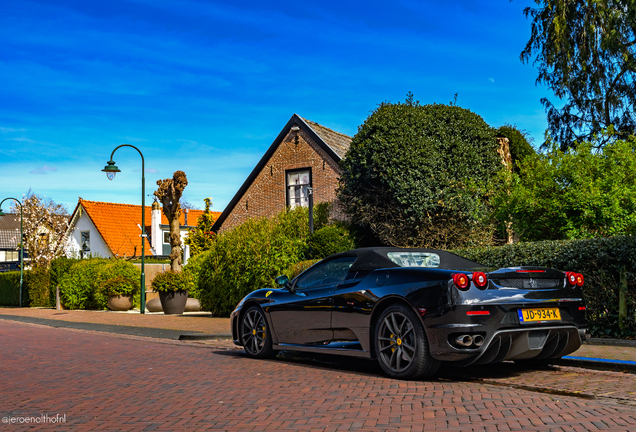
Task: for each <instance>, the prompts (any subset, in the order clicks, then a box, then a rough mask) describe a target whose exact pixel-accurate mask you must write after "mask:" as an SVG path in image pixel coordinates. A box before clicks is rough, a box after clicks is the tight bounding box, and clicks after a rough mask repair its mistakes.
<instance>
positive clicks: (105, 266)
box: [59, 258, 140, 309]
mask: <svg viewBox="0 0 636 432" xmlns="http://www.w3.org/2000/svg"><path fill="white" fill-rule="evenodd" d="M118 276H123V277H125V278H127V279H131V280H139V278H140V270H139V269H138V268H137V267H135V266H134V265H133V264H131V263H130V262H128V261H124V260H122V259H105V258H90V259H84V260H81V261H78V262H76V263H74V264H72V265H71V267H70V268H69V270H68V271H67V272H66V273H65V274H64V275H63V276H62V278H61V280H60V281H59V283H60V299H61V301H62V303H63V304H64V306H65V307H67V308H69V309H106V308H107V307H108V296H106V295H104V294H103V293H102V292H100V290H99V286H100V285H101V284H102V282H104V281H105V280H107V279H114V278H116V277H118ZM133 302H134V304H135V305H139V295H138V294H137V295H136V296H135V297H134V298H133Z"/></svg>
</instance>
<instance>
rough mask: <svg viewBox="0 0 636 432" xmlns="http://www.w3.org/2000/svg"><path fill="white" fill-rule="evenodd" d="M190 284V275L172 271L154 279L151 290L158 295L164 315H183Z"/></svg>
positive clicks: (160, 274)
mask: <svg viewBox="0 0 636 432" xmlns="http://www.w3.org/2000/svg"><path fill="white" fill-rule="evenodd" d="M192 283H193V281H192V276H191V275H190V274H188V273H183V272H179V273H177V272H174V271H172V270H170V271H167V272H165V273H159V274H158V275H157V276H156V277H155V278H154V280H153V281H152V289H153V290H154V291H157V292H158V293H159V300H160V301H161V307H162V308H163V313H164V314H166V315H181V314H182V313H183V311H184V309H185V305H186V302H187V300H188V290H189V289H190V288H191V287H192Z"/></svg>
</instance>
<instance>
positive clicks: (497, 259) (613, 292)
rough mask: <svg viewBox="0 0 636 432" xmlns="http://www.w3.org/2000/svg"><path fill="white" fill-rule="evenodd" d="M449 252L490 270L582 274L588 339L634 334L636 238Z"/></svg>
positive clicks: (521, 244) (635, 327)
mask: <svg viewBox="0 0 636 432" xmlns="http://www.w3.org/2000/svg"><path fill="white" fill-rule="evenodd" d="M453 252H455V253H457V254H459V255H461V256H464V257H466V258H468V259H471V260H473V261H477V262H479V263H482V264H484V265H486V266H489V267H510V266H543V267H551V268H556V269H560V270H564V271H575V272H578V273H581V274H583V276H584V277H585V285H584V286H583V295H584V297H585V302H586V306H587V319H588V321H589V323H590V325H589V328H590V331H591V332H592V335H593V336H596V337H625V338H633V337H635V336H636V237H631V236H630V237H610V238H600V239H590V240H559V241H542V242H533V243H518V244H514V245H506V246H500V247H488V248H478V249H457V250H454V251H453ZM621 273H625V274H626V276H627V294H626V296H627V308H628V316H627V320H626V322H625V326H624V328H623V329H621V328H620V326H619V321H618V290H619V284H620V275H621Z"/></svg>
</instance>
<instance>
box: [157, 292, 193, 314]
mask: <svg viewBox="0 0 636 432" xmlns="http://www.w3.org/2000/svg"><path fill="white" fill-rule="evenodd" d="M159 299H160V300H161V307H162V309H163V313H164V314H166V315H181V314H182V313H183V311H184V309H185V305H186V302H187V301H188V290H179V291H168V292H160V293H159Z"/></svg>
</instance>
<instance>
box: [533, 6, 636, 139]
mask: <svg viewBox="0 0 636 432" xmlns="http://www.w3.org/2000/svg"><path fill="white" fill-rule="evenodd" d="M535 3H536V4H537V5H538V7H536V8H531V7H528V8H526V9H525V11H524V13H525V15H526V17H531V18H532V34H531V36H530V40H529V41H528V43H527V44H526V47H525V49H524V50H523V52H522V53H521V60H522V61H523V62H528V61H529V60H530V59H531V58H533V56H534V64H535V65H537V66H538V69H539V76H538V77H537V83H538V84H539V83H540V84H545V85H546V86H547V87H548V88H550V89H551V90H552V91H553V92H554V94H555V95H556V96H557V98H559V99H560V101H559V102H557V103H556V104H553V103H552V102H551V101H550V100H548V99H547V98H543V99H541V102H542V104H543V105H544V107H545V109H546V111H547V115H548V125H549V130H550V134H551V136H552V137H553V138H554V139H555V140H556V141H557V142H558V143H559V145H560V147H561V149H562V150H564V149H566V148H568V147H573V146H574V145H575V143H576V142H577V141H579V142H582V141H591V140H593V139H594V137H595V136H597V135H599V134H600V133H601V132H602V131H603V130H605V129H610V128H612V129H613V130H614V131H615V132H616V134H614V135H604V136H603V137H602V138H601V139H599V140H598V141H596V146H598V147H602V146H603V145H605V144H606V143H607V142H608V141H611V140H613V139H617V138H620V139H624V138H627V137H628V136H629V135H630V134H632V133H634V130H635V129H636V115H635V112H634V107H635V103H636V83H635V80H634V78H635V77H636V1H635V0H535ZM561 101H562V102H564V105H563V106H562V107H561V108H559V106H560V105H561V104H562V102H561Z"/></svg>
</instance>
